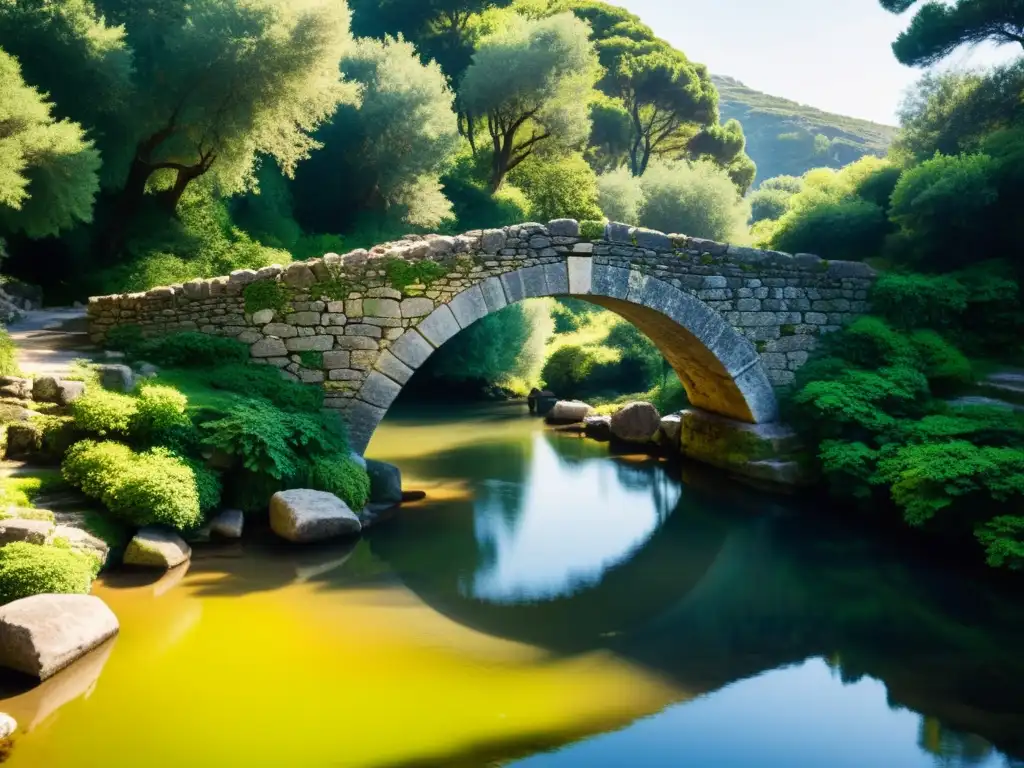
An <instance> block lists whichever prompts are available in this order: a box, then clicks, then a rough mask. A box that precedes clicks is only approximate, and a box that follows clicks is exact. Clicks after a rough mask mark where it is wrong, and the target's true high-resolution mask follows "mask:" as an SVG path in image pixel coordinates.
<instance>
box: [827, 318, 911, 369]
mask: <svg viewBox="0 0 1024 768" xmlns="http://www.w3.org/2000/svg"><path fill="white" fill-rule="evenodd" d="M834 341H835V343H836V344H837V345H838V346H839V347H840V348H841V350H842V356H843V358H845V359H846V360H849V361H850V362H851V363H854V364H856V365H859V366H861V367H863V368H869V369H872V368H878V367H880V366H883V365H890V364H893V363H899V362H904V363H913V362H914V360H915V351H914V346H913V344H912V343H911V342H910V339H908V338H907V337H906V336H904V335H903V334H901V333H899V332H897V331H895V330H893V329H892V328H890V327H889V326H888V325H887V324H886V323H885V321H884V320H881V319H880V318H877V317H873V316H871V315H867V316H865V317H860V318H858V319H857V320H855V321H854V322H853V323H852V324H851V325H849V326H848V327H847V328H846V330H845V331H844V332H843V333H842V335H841V336H839V337H836V338H835V340H834Z"/></svg>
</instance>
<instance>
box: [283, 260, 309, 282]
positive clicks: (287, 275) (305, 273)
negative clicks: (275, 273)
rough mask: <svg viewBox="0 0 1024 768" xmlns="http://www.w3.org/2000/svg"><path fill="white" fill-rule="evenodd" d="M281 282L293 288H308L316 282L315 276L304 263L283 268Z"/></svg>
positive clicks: (299, 262)
mask: <svg viewBox="0 0 1024 768" xmlns="http://www.w3.org/2000/svg"><path fill="white" fill-rule="evenodd" d="M281 282H283V283H284V284H285V285H290V286H291V287H293V288H309V287H310V286H312V285H313V284H314V283H315V282H316V275H314V274H313V270H311V269H310V268H309V267H308V266H306V264H305V263H303V262H301V261H297V262H295V263H293V264H289V265H288V266H287V267H285V270H284V273H283V274H282V275H281Z"/></svg>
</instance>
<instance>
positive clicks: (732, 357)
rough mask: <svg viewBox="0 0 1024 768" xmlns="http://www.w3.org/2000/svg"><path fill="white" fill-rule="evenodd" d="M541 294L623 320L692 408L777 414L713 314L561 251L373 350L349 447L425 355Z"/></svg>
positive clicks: (765, 384) (749, 360) (663, 286)
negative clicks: (561, 257)
mask: <svg viewBox="0 0 1024 768" xmlns="http://www.w3.org/2000/svg"><path fill="white" fill-rule="evenodd" d="M543 297H552V298H574V299H579V300H583V301H586V302H589V303H591V304H595V305H597V306H600V307H602V308H604V309H608V310H611V311H612V312H614V313H616V314H618V315H619V316H621V317H623V318H624V319H625V320H627V321H628V322H630V323H632V324H633V325H634V326H636V327H637V328H638V329H639V330H640V331H641V332H642V333H643V334H644V335H646V336H647V337H648V338H649V339H650V340H651V341H652V342H653V343H654V345H655V346H656V347H657V348H658V349H659V350H660V351H661V353H662V355H664V357H665V359H666V360H667V361H668V363H669V365H670V366H671V367H672V368H673V370H674V371H675V372H676V375H678V377H679V380H680V382H681V383H682V385H683V388H684V390H685V391H686V394H687V398H688V399H689V401H690V403H691V404H692V405H693V406H694V407H697V408H700V409H702V410H706V411H709V412H711V413H715V414H718V415H721V416H725V417H728V418H731V419H735V420H738V421H742V422H747V423H752V424H760V423H765V422H771V421H774V420H775V419H776V418H777V416H778V404H777V401H776V397H775V393H774V390H773V389H772V386H771V382H770V381H769V379H768V376H767V375H766V372H765V370H764V368H763V366H762V363H761V358H760V356H759V354H758V351H757V349H756V348H755V347H754V345H753V344H752V343H751V341H750V340H749V339H747V338H746V337H745V336H743V335H742V334H741V333H739V332H738V331H737V330H736V329H735V328H733V327H732V326H731V325H729V324H728V323H727V322H726V321H725V319H724V318H723V317H722V315H721V314H720V313H719V312H717V311H715V310H714V309H712V308H711V307H709V306H708V305H707V304H706V303H705V302H703V301H701V300H700V299H698V298H696V297H695V296H693V295H692V294H690V293H687V292H686V291H684V290H681V289H680V288H677V287H675V286H673V285H672V284H671V283H669V282H667V281H665V280H662V279H659V278H657V277H654V276H651V275H647V274H644V273H642V272H640V271H638V270H633V269H623V268H621V267H614V266H610V265H605V264H599V263H595V261H594V260H593V258H591V257H590V256H569V257H568V258H567V259H566V260H565V261H563V262H557V263H552V264H543V265H535V266H529V267H523V268H521V269H518V270H514V271H511V272H506V273H504V274H502V275H500V276H497V277H495V276H492V277H487V278H485V279H484V280H482V281H480V282H478V283H475V284H473V285H471V286H469V287H468V288H465V289H464V290H462V291H461V292H459V293H458V294H456V295H455V296H454V297H452V298H451V300H450V301H448V302H446V303H442V304H440V305H439V306H437V307H436V308H435V309H434V310H433V311H432V312H430V314H428V315H426V316H425V317H423V318H421V319H419V320H418V321H417V322H416V323H415V324H412V325H410V327H408V328H407V329H406V330H405V331H404V332H403V334H402V335H401V336H400V337H399V338H398V339H397V340H396V341H395V342H394V343H393V344H391V346H390V347H389V348H388V349H386V350H384V351H382V352H381V353H380V356H379V358H378V360H377V363H376V365H375V366H374V369H373V370H372V371H371V372H370V373H369V375H368V376H367V378H366V380H365V381H364V382H363V384H362V386H361V388H360V389H359V390H358V392H357V394H356V397H355V399H354V400H353V402H352V404H351V406H350V409H349V423H350V431H351V440H352V444H353V448H355V449H356V450H357V451H359V452H360V453H361V452H363V451H365V449H366V447H367V445H368V444H369V442H370V440H371V438H372V436H373V432H374V430H375V429H376V428H377V426H378V425H379V424H380V422H381V421H382V420H383V418H384V416H385V415H386V413H387V411H388V409H389V408H390V406H391V404H392V403H393V402H394V401H395V400H396V399H397V398H398V396H399V394H400V393H401V392H402V390H403V388H404V387H405V386H406V384H408V382H409V381H410V379H411V378H412V376H413V375H414V374H415V372H416V371H417V370H418V369H419V368H421V367H422V366H423V365H424V364H425V363H426V362H427V360H428V359H430V357H431V356H432V355H433V354H434V352H436V351H437V350H438V349H440V348H441V347H443V346H444V345H445V344H446V343H447V342H449V341H450V340H451V339H453V338H454V337H455V336H456V335H457V334H459V333H460V332H461V331H462V330H464V329H466V328H469V327H470V326H471V325H472V324H473V323H475V322H477V321H478V320H481V319H482V318H484V317H486V316H487V315H490V314H492V313H494V312H499V311H500V310H502V309H504V308H505V307H507V306H510V305H513V304H516V303H518V302H520V301H523V300H525V299H531V298H543Z"/></svg>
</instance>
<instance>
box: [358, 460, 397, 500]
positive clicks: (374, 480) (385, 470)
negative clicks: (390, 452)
mask: <svg viewBox="0 0 1024 768" xmlns="http://www.w3.org/2000/svg"><path fill="white" fill-rule="evenodd" d="M366 473H367V474H368V475H369V476H370V501H371V502H373V503H375V504H399V503H400V502H401V501H402V473H401V471H400V470H399V469H398V467H396V466H394V465H393V464H387V463H385V462H383V461H374V460H373V459H367V460H366Z"/></svg>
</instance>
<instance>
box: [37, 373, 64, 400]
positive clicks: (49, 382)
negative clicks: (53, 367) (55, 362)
mask: <svg viewBox="0 0 1024 768" xmlns="http://www.w3.org/2000/svg"><path fill="white" fill-rule="evenodd" d="M59 398H60V385H59V384H58V383H57V379H55V378H54V377H53V376H40V377H39V378H38V379H36V380H35V381H34V382H32V399H33V400H35V401H36V402H37V403H56V402H59Z"/></svg>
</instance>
